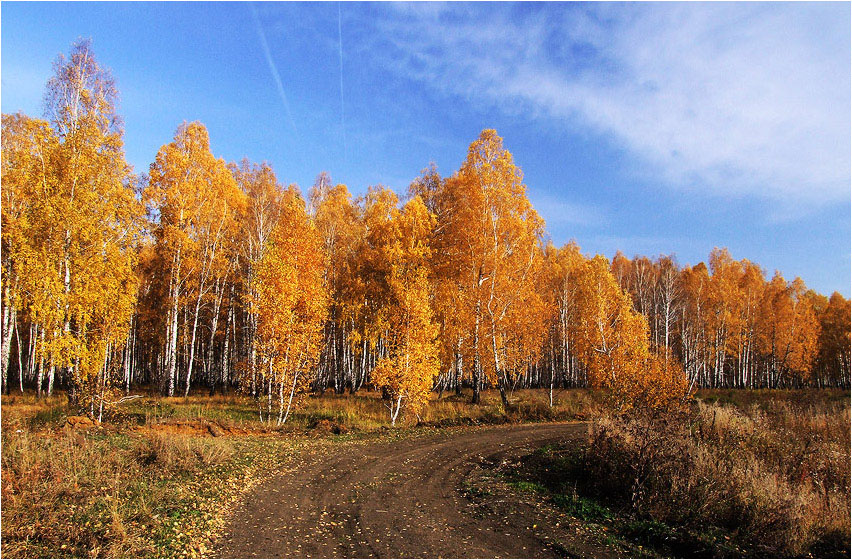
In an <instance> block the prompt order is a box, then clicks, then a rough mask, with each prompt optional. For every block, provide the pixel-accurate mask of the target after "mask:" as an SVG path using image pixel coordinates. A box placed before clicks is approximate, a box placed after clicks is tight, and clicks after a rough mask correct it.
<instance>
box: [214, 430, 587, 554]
mask: <svg viewBox="0 0 852 560" xmlns="http://www.w3.org/2000/svg"><path fill="white" fill-rule="evenodd" d="M585 430H586V426H585V424H583V423H563V424H529V425H508V426H498V427H488V428H480V429H475V430H465V431H451V432H445V433H438V434H433V435H428V436H421V437H415V438H412V439H403V440H399V441H390V442H388V441H385V442H375V441H372V442H356V443H345V444H334V445H326V446H322V447H319V448H317V449H315V450H313V451H311V452H303V453H300V454H299V456H297V457H294V458H293V459H292V460H291V461H290V464H287V465H284V468H283V469H282V473H281V474H278V475H276V476H274V477H272V478H271V479H269V480H268V481H266V482H265V483H263V484H261V485H260V486H259V487H258V488H257V489H256V490H254V491H253V492H252V493H251V495H250V496H249V497H248V498H247V499H246V500H245V502H244V503H243V504H242V505H241V506H240V507H239V508H238V509H237V511H236V512H235V514H234V516H233V517H232V522H231V524H230V526H229V527H228V528H227V531H226V534H225V536H224V537H223V538H222V540H221V541H220V545H219V550H218V554H217V555H218V556H220V557H227V558H252V557H263V558H280V557H323V558H331V557H341V558H342V557H354V558H367V557H384V558H388V557H391V558H395V557H406V558H412V557H413V558H417V557H428V558H441V557H457V558H458V557H474V558H498V557H515V558H535V557H554V556H562V555H564V554H565V551H564V548H562V549H559V548H554V545H553V544H551V542H552V541H549V540H548V539H547V538H542V537H541V536H540V533H536V531H530V530H529V529H530V527H535V525H532V522H531V521H529V519H530V515H533V516H534V515H535V514H536V511H535V510H536V506H528V507H527V510H530V509H531V510H532V511H527V512H526V514H525V515H523V516H519V517H518V518H516V517H515V516H514V515H513V510H512V509H510V508H503V510H500V511H499V512H498V513H494V511H495V510H493V509H492V510H491V513H490V514H489V513H488V512H486V513H485V514H483V512H482V510H481V508H480V509H475V508H474V507H473V505H472V504H471V500H469V499H468V498H467V497H465V488H466V486H467V485H468V479H469V478H470V477H471V476H472V475H471V472H472V471H474V470H475V469H479V467H480V465H482V464H494V463H495V462H498V463H499V462H500V461H502V460H504V459H511V458H516V457H519V456H521V455H523V454H525V453H528V452H531V451H533V450H534V449H537V448H539V447H541V446H543V445H545V444H547V443H550V442H560V443H564V442H565V441H567V440H572V439H579V438H581V437H582V436H583V434H584V433H585ZM501 498H502V496H499V495H497V496H489V497H488V499H489V501H494V502H499V501H500V500H501ZM539 523H541V522H539Z"/></svg>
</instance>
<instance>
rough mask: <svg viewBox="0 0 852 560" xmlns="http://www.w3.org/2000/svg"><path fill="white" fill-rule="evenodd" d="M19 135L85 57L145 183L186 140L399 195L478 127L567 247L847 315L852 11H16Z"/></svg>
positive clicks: (810, 7)
mask: <svg viewBox="0 0 852 560" xmlns="http://www.w3.org/2000/svg"><path fill="white" fill-rule="evenodd" d="M0 15H2V92H1V93H2V96H1V97H0V105H2V111H3V112H4V113H8V112H13V111H18V110H20V111H23V112H25V113H28V114H31V115H41V113H42V103H41V99H42V93H43V89H44V84H45V83H46V81H47V80H48V79H49V77H50V75H51V64H52V61H53V60H54V58H55V57H56V55H57V54H59V53H60V52H66V53H67V52H68V50H69V48H70V45H71V43H72V42H73V41H74V40H75V39H76V38H77V37H80V36H84V37H90V38H91V39H92V40H93V45H94V49H95V52H96V55H97V56H98V59H99V60H100V62H101V63H102V64H103V65H105V66H107V67H109V68H110V69H111V70H112V72H113V74H114V76H115V78H116V80H117V84H118V87H119V90H120V91H121V106H120V112H121V114H122V115H123V116H124V120H125V128H126V138H125V140H126V150H127V157H128V160H129V161H130V163H131V164H132V165H133V166H134V168H135V169H136V170H137V171H146V170H147V168H148V165H149V164H150V163H151V162H152V161H153V160H154V156H155V154H156V152H157V150H158V148H159V147H160V146H161V145H162V144H164V143H166V142H168V141H170V140H171V138H172V136H173V134H174V130H175V128H176V127H177V126H178V125H179V124H180V123H181V122H182V121H184V120H187V121H191V120H200V121H202V122H203V123H204V124H205V125H207V127H208V129H209V131H210V137H211V143H212V148H213V151H214V153H215V154H216V155H217V156H220V157H223V158H225V159H226V160H229V161H234V160H238V159H241V158H243V157H248V158H249V159H251V160H253V161H263V160H266V161H268V162H270V163H271V164H272V165H273V167H274V168H275V171H276V173H277V175H278V177H279V179H280V180H281V181H282V182H285V183H289V182H295V183H298V184H299V185H301V186H302V188H303V189H307V188H308V187H309V186H310V185H311V184H312V183H313V179H314V177H315V176H316V174H317V173H319V172H320V171H323V170H327V171H329V172H330V173H331V176H332V178H333V180H335V181H336V182H342V183H346V184H347V185H348V186H349V188H350V190H351V191H352V192H353V193H356V194H358V193H362V192H364V191H365V190H366V188H367V186H368V185H373V184H379V183H382V184H385V185H388V186H391V187H392V188H394V189H395V190H396V191H397V192H400V193H402V192H404V191H405V190H406V188H407V186H408V184H409V182H410V181H411V179H413V178H414V177H415V176H416V175H417V174H418V173H419V171H420V170H421V169H423V168H424V167H426V166H427V165H428V164H429V162H430V161H434V162H435V163H436V164H437V165H438V169H439V171H440V172H441V173H442V174H446V175H448V174H450V173H452V172H453V171H454V170H456V169H457V168H458V167H459V165H460V164H461V162H462V160H463V159H464V157H465V154H466V150H467V146H468V145H469V144H470V142H472V141H473V140H474V139H475V138H476V137H477V135H478V134H479V132H480V131H481V130H482V129H484V128H496V129H497V131H498V133H499V134H500V135H501V136H502V137H503V139H504V143H505V146H506V147H507V148H508V149H509V150H511V151H512V153H513V154H514V156H515V161H516V163H517V164H518V165H519V166H520V167H521V168H522V169H523V171H524V176H525V182H526V184H527V187H528V192H529V196H530V198H531V200H532V201H533V204H534V205H535V206H536V208H537V209H538V210H539V212H540V213H541V214H542V216H543V217H544V218H545V220H546V221H547V228H548V232H549V234H550V236H551V237H552V239H553V241H554V242H555V243H557V244H561V243H564V242H567V241H568V240H570V239H572V238H573V239H576V240H577V242H578V243H579V244H580V246H581V247H582V248H583V250H584V252H587V253H590V254H593V253H598V252H599V253H603V254H605V255H606V256H608V257H612V255H613V254H614V252H615V251H616V249H621V250H622V251H623V252H624V253H625V254H627V255H628V256H632V255H634V254H647V255H657V254H660V253H666V254H668V253H672V252H673V253H676V254H677V256H678V260H679V261H680V263H681V264H695V263H697V262H699V261H702V260H705V259H706V258H707V255H708V253H709V252H710V250H711V249H712V248H713V247H714V246H726V247H728V248H729V249H730V250H731V253H732V254H733V256H734V257H735V258H738V259H739V258H749V259H751V260H753V261H756V262H758V263H760V264H761V265H762V266H763V267H764V268H765V269H766V271H767V274H768V275H771V274H772V273H773V272H774V271H775V270H780V271H781V272H782V273H783V274H784V276H785V277H786V278H788V279H792V278H793V277H795V276H801V277H802V278H803V279H804V280H805V282H806V283H807V284H808V285H809V286H811V287H813V288H815V289H817V290H818V291H821V292H823V293H826V294H828V293H831V292H832V291H834V290H838V291H840V292H841V293H843V294H844V295H846V296H847V297H848V296H849V295H850V260H852V254H851V253H850V237H851V236H852V233H850V151H852V148H851V147H850V122H852V113H850V96H852V91H850V5H849V4H848V3H831V4H829V3H802V4H792V3H781V4H774V3H760V4H730V3H720V4H715V3H713V4H679V3H660V4H644V3H643V4H580V3H565V4H563V3H543V4H533V3H524V4H511V3H500V4H482V3H477V4H452V3H451V4H441V3H416V4H386V3H348V2H344V3H341V4H338V3H336V2H329V3H321V4H301V3H285V4H278V3H264V2H259V3H168V2H164V3H151V4H142V3H114V4H113V3H17V2H3V4H2V7H0Z"/></svg>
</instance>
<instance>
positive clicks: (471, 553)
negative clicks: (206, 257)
mask: <svg viewBox="0 0 852 560" xmlns="http://www.w3.org/2000/svg"><path fill="white" fill-rule="evenodd" d="M469 398H470V395H469V394H463V395H459V396H457V395H448V394H446V393H445V394H444V395H443V397H442V398H437V395H433V398H432V400H431V401H430V403H429V405H428V406H427V408H426V409H425V410H424V411H423V412H422V413H421V415H420V417H406V418H405V419H404V422H402V426H398V427H397V428H390V427H389V426H388V424H389V422H388V413H387V410H386V409H385V407H384V406H383V403H382V401H381V398H380V396H379V395H378V394H376V393H367V392H359V393H358V394H356V395H334V394H330V393H326V395H324V396H310V397H307V398H305V399H304V401H303V402H302V403H301V405H300V407H299V408H298V409H297V411H296V412H295V413H294V415H293V416H292V417H291V420H289V421H288V423H287V424H286V425H285V426H280V427H279V426H275V424H274V422H272V423H269V422H261V421H259V412H258V408H257V406H258V404H257V402H256V401H254V400H253V399H251V398H247V397H241V396H238V395H229V396H218V395H217V396H214V397H211V396H209V395H208V394H206V392H204V393H201V392H199V393H196V394H194V395H191V396H190V397H189V398H187V399H184V398H162V397H158V396H156V395H154V394H153V393H151V394H144V396H143V397H142V398H139V399H135V400H132V401H130V402H128V403H125V404H123V405H122V410H121V413H120V414H119V415H118V416H116V417H114V418H112V419H110V420H109V421H108V422H104V423H103V424H91V423H89V424H87V423H86V422H84V421H83V420H82V419H81V418H80V417H79V416H76V412H75V411H74V410H72V409H71V408H70V407H69V405H68V403H67V399H66V398H65V397H64V395H56V396H54V397H51V398H40V399H39V398H36V397H35V395H32V394H24V395H20V394H18V395H14V394H13V395H4V396H3V398H2V539H0V546H2V550H0V554H2V556H3V557H220V556H224V557H427V556H428V557H442V556H443V557H530V558H534V557H672V556H677V557H690V556H692V557H695V556H698V557H706V556H713V557H716V556H733V557H739V556H744V555H745V556H764V557H766V556H777V554H770V553H769V552H767V549H766V548H756V547H755V546H754V545H750V544H749V542H748V541H747V539H745V538H744V536H748V535H747V534H746V533H743V535H740V537H743V538H738V539H737V543H736V546H734V543H733V541H732V540H729V536H731V535H732V533H730V532H728V531H727V530H726V529H721V528H720V527H721V525H720V526H718V527H716V526H715V525H713V524H712V523H711V524H709V525H707V526H701V527H699V528H698V530H697V531H696V529H695V527H691V528H685V527H679V526H678V525H677V523H673V524H672V525H665V523H661V522H658V521H656V520H654V519H653V516H648V515H644V516H639V515H635V512H631V509H630V507H629V503H626V502H625V501H624V500H623V499H622V498H620V497H619V496H615V495H614V496H608V495H601V494H600V492H593V491H591V490H593V488H592V487H593V486H594V484H595V481H594V480H593V479H589V478H588V476H587V474H584V473H585V472H586V471H588V470H589V469H588V468H587V464H586V462H587V460H589V459H594V458H595V457H596V456H595V455H594V454H589V451H588V450H589V449H590V448H589V445H590V442H591V440H590V439H589V434H590V429H591V427H593V425H596V424H597V423H599V421H600V420H599V419H600V418H604V417H605V416H606V405H605V400H606V399H605V396H604V395H603V394H602V393H601V392H599V391H590V390H585V389H575V390H563V391H557V392H556V393H555V395H554V402H553V404H554V406H553V407H551V406H550V404H549V394H548V392H547V391H545V390H522V391H516V392H514V393H513V395H512V396H511V400H510V402H511V403H512V405H511V407H510V409H509V410H507V411H506V410H503V409H502V408H501V406H500V403H499V396H498V395H497V393H496V392H495V391H488V392H485V393H484V394H483V403H482V404H481V405H471V404H469ZM698 401H701V402H703V403H707V405H708V406H710V407H712V408H711V409H708V410H709V411H710V412H712V418H713V425H714V426H716V428H715V429H716V431H717V432H718V431H719V430H721V429H722V428H723V427H724V429H725V430H727V431H726V433H727V432H730V433H735V434H736V433H739V432H737V430H740V431H742V430H746V431H747V432H748V433H747V434H746V435H747V436H748V438H749V439H748V442H750V443H749V444H748V446H746V447H744V448H742V449H743V450H745V451H748V452H749V453H750V454H752V455H754V454H757V455H760V457H759V458H761V461H763V463H760V464H761V465H764V467H765V468H766V469H768V468H769V467H771V466H772V465H774V464H775V463H777V468H776V467H772V469H774V470H771V469H770V470H767V471H766V472H767V473H768V474H767V476H769V477H770V478H772V477H775V478H773V479H772V480H776V483H775V484H776V485H777V480H778V479H779V477H780V478H783V477H784V476H786V475H787V474H790V473H786V471H785V470H784V465H786V464H787V463H789V462H790V461H789V458H790V457H793V456H794V455H795V456H798V455H796V453H797V451H796V450H797V449H799V448H800V447H801V450H800V451H802V450H803V451H802V453H806V454H807V453H810V454H811V455H813V458H811V459H808V461H810V462H811V463H813V464H814V465H815V466H814V467H813V470H814V471H815V473H817V474H819V473H823V474H822V475H819V476H823V478H825V479H826V480H828V481H834V484H835V485H836V486H837V487H838V489H836V490H832V491H831V492H832V493H831V494H830V495H829V497H832V496H834V497H833V498H832V499H834V498H837V500H839V502H838V504H840V505H837V504H835V505H833V506H832V507H834V509H831V510H826V511H828V512H829V513H827V514H819V512H817V513H814V514H813V515H811V516H810V517H814V515H816V516H817V517H819V516H822V517H825V516H826V515H828V516H829V517H831V518H837V519H839V521H837V523H835V525H838V524H839V525H843V523H844V521H843V520H844V519H846V520H848V519H849V511H848V488H849V471H848V464H849V452H850V444H849V435H848V434H849V429H848V427H849V392H848V391H813V390H803V391H736V390H715V391H702V392H700V393H699V395H698ZM696 406H698V404H696ZM726 411H727V412H726ZM717 412H718V415H717ZM717 416H718V418H719V419H720V420H719V421H718V422H717V421H716V418H717ZM726 418H727V419H728V420H726V422H727V424H722V423H721V419H726ZM590 421H591V422H590ZM728 424H730V426H728ZM780 428H783V430H781V429H780ZM767 438H768V439H767ZM740 439H742V438H740ZM764 440H767V441H768V443H767V442H765V441H764ZM776 440H777V442H776ZM800 440H801V441H800ZM812 440H813V441H812ZM739 441H740V440H736V441H735V443H736V445H737V447H736V450H740V449H741V446H740V444H739V443H738V442H739ZM770 444H771V445H770ZM782 444H783V445H782ZM826 446H827V447H826ZM776 448H777V449H776ZM788 448H789V449H788ZM733 449H734V448H733V447H731V448H730V449H728V448H727V447H726V448H725V449H724V451H725V453H727V454H728V455H730V456H732V457H735V458H736V457H739V455H736V453H741V451H736V453H734V451H732V450H733ZM815 450H816V451H815ZM814 453H816V454H815V455H814ZM811 455H808V457H810V456H811ZM629 457H630V456H629V455H626V454H625V455H624V458H623V459H624V460H631V459H630V458H629ZM749 457H751V455H749ZM817 457H820V458H821V457H825V459H824V460H823V459H820V462H819V463H818V464H817V463H814V461H815V460H816V458H817ZM767 458H768V459H767ZM605 459H606V460H610V458H605ZM745 459H747V461H746V462H745V463H743V464H752V463H753V462H754V461H755V460H756V459H755V458H753V457H751V458H748V457H746V458H743V460H745ZM769 459H772V461H774V463H773V462H772V461H770V460H769ZM737 460H738V461H739V460H740V459H737ZM811 463H808V464H811ZM823 463H825V464H823ZM835 463H836V464H835ZM613 464H615V463H613ZM797 464H798V463H797ZM619 465H620V464H619ZM625 469H626V470H630V465H627V464H625V465H620V466H619V467H618V470H619V472H621V471H625ZM788 470H789V469H788ZM776 471H778V472H777V473H776ZM625 472H626V471H625ZM761 472H762V471H761ZM791 472H792V471H791ZM785 473H786V474H785ZM817 474H815V475H813V476H815V477H816V476H817ZM719 476H720V477H721V478H720V483H719V484H720V485H721V486H722V487H724V482H723V479H724V478H725V476H727V475H724V474H720V475H719ZM790 476H791V477H793V478H794V479H795V480H796V481H800V479H801V478H802V475H801V473H800V472H799V471H796V472H793V473H792V474H790ZM809 476H810V475H809ZM788 478H789V477H788ZM767 480H768V479H767ZM819 480H822V479H819ZM743 484H744V485H745V486H744V488H750V487H751V486H754V488H757V489H758V490H759V489H760V488H762V486H760V485H759V484H753V483H752V482H751V479H750V478H747V479H744V482H743ZM785 484H786V483H785ZM785 484H782V485H780V486H779V488H782V487H783V488H787V486H785ZM821 484H823V486H825V484H824V483H821ZM800 485H801V486H802V489H803V490H802V492H803V493H800V494H796V495H797V496H800V497H798V498H796V499H797V500H799V501H801V503H802V504H803V507H805V506H807V504H810V503H811V498H809V497H808V496H810V494H808V493H807V492H804V490H808V489H809V488H811V487H812V486H813V484H812V483H811V482H809V479H805V480H804V481H803V482H801V484H800ZM586 487H587V488H586ZM773 487H774V486H773ZM790 488H792V489H793V490H795V489H796V488H798V487H792V486H791V487H790ZM598 490H599V489H598ZM787 491H788V490H785V492H787ZM808 492H810V490H808ZM835 494H836V496H835ZM791 495H792V494H791ZM785 500H786V498H785ZM837 500H835V501H837ZM844 500H845V502H844ZM628 502H629V500H628ZM779 503H780V504H782V505H783V504H786V503H788V501H784V500H782V501H781V502H779ZM789 503H792V502H789ZM796 503H798V502H796ZM844 503H845V504H846V505H845V506H844V505H843V504H844ZM773 507H774V506H773ZM785 507H786V506H785ZM808 507H809V506H808ZM838 508H839V509H838ZM844 508H845V509H844ZM760 511H764V510H760ZM766 511H768V512H770V513H771V512H772V511H773V510H766ZM797 511H798V510H797ZM808 511H809V510H808ZM820 511H822V510H820ZM782 513H783V512H782ZM761 515H763V514H761ZM784 515H786V514H784ZM808 519H810V518H808ZM846 525H848V522H847V523H846ZM713 527H716V528H715V529H714V528H713ZM687 529H688V530H687ZM711 529H712V530H711ZM756 530H757V529H756ZM808 530H809V531H810V532H811V533H813V534H816V533H814V532H813V530H811V529H808ZM823 533H824V531H823ZM820 535H822V533H820ZM733 536H734V537H736V536H737V535H733ZM829 536H830V535H829ZM832 538H833V539H834V540H830V542H829V544H830V545H831V546H830V547H829V548H826V549H825V551H822V549H820V548H819V547H815V546H811V545H808V547H810V548H808V547H805V548H806V549H807V550H810V551H811V552H810V553H802V554H796V555H805V556H807V555H809V554H813V555H816V556H825V555H828V556H833V555H835V552H836V551H847V550H848V547H849V533H848V527H847V529H845V530H840V531H839V532H837V534H836V535H835V536H834V537H832ZM814 539H817V537H814V538H812V539H811V541H814V542H817V541H819V542H825V541H826V539H825V538H824V536H819V538H818V539H817V540H814ZM820 539H821V540H820ZM811 541H808V542H811ZM835 541H836V542H835ZM741 545H743V546H746V548H737V547H738V546H741ZM832 551H834V552H832Z"/></svg>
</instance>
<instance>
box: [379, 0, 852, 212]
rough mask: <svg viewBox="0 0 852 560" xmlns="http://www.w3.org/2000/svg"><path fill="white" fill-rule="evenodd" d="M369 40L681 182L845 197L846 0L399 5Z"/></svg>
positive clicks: (440, 84)
mask: <svg viewBox="0 0 852 560" xmlns="http://www.w3.org/2000/svg"><path fill="white" fill-rule="evenodd" d="M383 13H384V17H382V18H379V19H378V20H377V21H376V22H375V25H377V26H378V32H377V33H375V34H374V35H373V36H374V37H375V40H374V42H373V43H371V44H370V45H369V47H367V48H368V49H369V53H370V56H371V57H373V58H374V60H376V61H377V62H378V63H379V64H381V65H382V66H383V67H384V68H385V69H391V70H393V71H395V72H396V73H398V74H399V75H402V76H405V77H407V78H410V79H413V80H415V81H418V82H422V83H424V84H425V87H428V88H434V89H436V90H438V91H440V92H442V93H443V94H447V95H453V96H460V97H462V98H465V99H467V100H469V101H471V102H473V103H476V104H486V105H489V106H492V107H493V108H494V109H497V110H500V111H504V112H509V113H524V114H530V115H533V116H535V117H537V118H541V119H544V120H547V121H550V122H554V123H556V125H557V126H564V127H578V126H580V127H585V128H588V129H591V130H594V131H596V132H598V133H603V134H605V135H608V136H609V137H610V138H611V139H612V141H613V142H614V143H616V144H618V145H621V146H623V147H624V148H626V149H627V150H628V152H629V153H633V154H634V155H636V156H638V157H637V160H638V161H639V162H641V164H640V165H639V169H638V170H639V171H640V172H642V173H644V174H648V175H652V176H654V177H659V178H660V179H661V180H662V182H664V183H665V184H667V185H669V186H672V187H674V188H681V189H693V190H699V191H701V192H705V193H711V194H719V195H723V196H729V197H738V196H743V195H749V196H757V197H761V198H765V199H767V200H771V201H773V202H775V203H778V204H783V205H785V206H788V207H790V206H792V207H796V206H799V205H801V206H808V205H817V204H820V203H823V202H826V201H827V202H837V201H843V200H848V198H849V182H850V119H852V115H850V72H849V67H850V39H849V26H848V22H849V6H848V5H843V4H780V5H779V4H757V5H755V4H728V3H722V4H716V3H713V4H670V3H664V4H637V5H626V6H625V5H619V6H618V7H617V8H616V7H615V6H613V5H608V4H596V5H593V6H588V5H571V6H568V7H560V9H556V7H555V6H553V5H551V6H548V7H547V9H540V7H538V6H518V5H501V6H498V7H495V6H493V5H491V6H489V7H488V8H487V9H486V8H482V7H480V6H471V5H441V6H431V5H430V6H427V7H425V8H424V9H423V10H419V9H418V7H417V6H412V5H403V6H398V7H395V8H394V9H391V10H386V11H385V12H383Z"/></svg>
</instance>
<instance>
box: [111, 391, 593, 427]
mask: <svg viewBox="0 0 852 560" xmlns="http://www.w3.org/2000/svg"><path fill="white" fill-rule="evenodd" d="M470 398H471V395H470V392H469V391H465V392H464V393H463V394H462V395H455V394H453V393H444V394H443V396H442V397H441V398H438V396H437V395H435V394H434V393H433V394H432V395H431V396H430V400H429V403H428V404H427V405H426V407H425V408H424V410H423V411H422V412H421V414H420V416H419V417H417V416H414V415H411V414H406V411H405V408H403V417H402V419H401V422H398V425H400V426H401V427H407V428H411V427H415V426H417V425H424V424H425V425H431V426H452V425H467V424H497V423H506V422H547V421H558V420H576V419H587V418H591V417H594V416H597V415H598V414H599V412H600V410H601V408H602V403H603V402H604V397H603V395H602V394H601V393H600V392H596V391H591V390H587V389H571V390H563V391H557V392H555V394H554V406H553V407H550V403H549V396H548V393H547V391H544V390H533V389H522V390H517V391H514V392H513V393H512V394H511V396H510V399H509V401H510V408H509V410H504V409H503V407H502V406H501V404H500V396H499V393H498V392H497V391H496V390H487V391H483V392H482V402H481V404H480V405H478V406H474V405H471V404H470ZM264 404H265V403H264ZM123 410H124V412H125V413H126V414H127V415H129V417H130V418H132V419H134V420H135V421H136V422H138V423H139V424H152V423H158V422H162V421H164V420H178V419H187V420H192V419H203V420H210V421H216V422H219V423H221V424H223V425H228V426H237V427H240V428H243V429H246V430H268V429H270V427H273V428H275V429H276V430H277V429H278V428H277V427H275V426H274V420H275V418H274V416H275V415H273V421H272V422H271V423H270V422H261V421H260V418H259V414H258V403H257V401H255V400H254V399H252V398H250V397H247V396H243V395H237V394H232V395H226V396H222V395H216V396H213V397H210V396H208V395H207V394H206V393H204V394H195V395H190V396H189V397H188V398H183V397H173V398H165V397H156V396H153V395H152V396H148V397H146V398H143V399H139V400H136V401H131V402H129V403H127V404H126V405H124V407H123ZM320 423H324V424H325V423H330V424H331V425H332V426H334V427H335V429H337V430H339V431H343V432H353V431H354V432H372V431H377V430H381V429H384V428H386V427H389V426H390V416H389V413H388V409H387V408H386V406H385V402H384V401H383V400H382V399H381V393H379V392H376V391H366V390H362V391H359V392H358V393H356V394H354V395H350V394H348V393H347V394H342V395H337V394H335V393H333V392H331V391H327V392H325V393H324V394H323V395H315V394H311V395H305V396H303V397H302V399H301V401H300V402H299V403H298V406H297V408H296V409H295V410H294V412H293V414H292V415H291V417H290V419H289V420H288V421H287V424H286V425H285V426H284V427H283V428H280V431H283V432H290V433H297V432H305V431H311V430H313V429H314V428H315V427H316V426H317V425H318V424H320Z"/></svg>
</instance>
